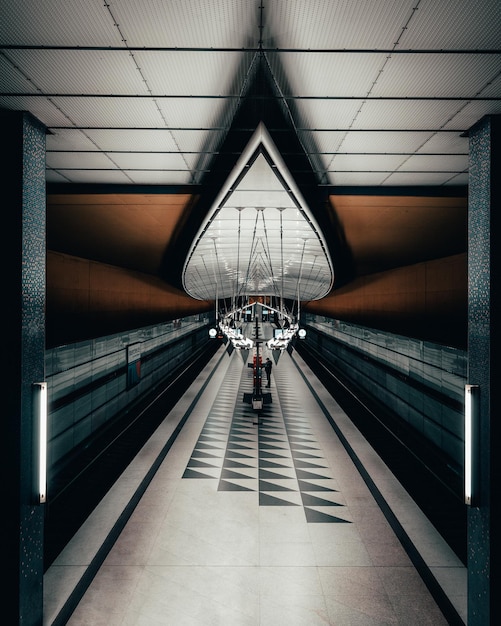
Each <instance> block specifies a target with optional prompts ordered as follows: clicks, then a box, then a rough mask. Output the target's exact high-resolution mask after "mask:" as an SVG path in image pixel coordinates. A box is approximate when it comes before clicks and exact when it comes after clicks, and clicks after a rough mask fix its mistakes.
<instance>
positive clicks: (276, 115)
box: [163, 52, 351, 300]
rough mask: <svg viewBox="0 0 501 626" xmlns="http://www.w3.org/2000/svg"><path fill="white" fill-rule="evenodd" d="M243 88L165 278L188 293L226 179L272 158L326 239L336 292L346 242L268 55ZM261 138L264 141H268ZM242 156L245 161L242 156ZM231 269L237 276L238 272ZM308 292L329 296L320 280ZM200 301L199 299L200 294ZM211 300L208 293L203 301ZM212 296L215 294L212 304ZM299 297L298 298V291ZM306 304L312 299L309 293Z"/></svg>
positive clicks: (258, 59) (346, 267) (260, 56)
mask: <svg viewBox="0 0 501 626" xmlns="http://www.w3.org/2000/svg"><path fill="white" fill-rule="evenodd" d="M245 85H246V86H245V89H244V90H243V93H242V97H241V100H240V103H239V106H238V108H237V110H236V112H235V115H234V117H233V121H232V123H231V126H230V130H229V131H228V133H227V135H226V137H225V140H224V142H223V144H222V145H221V146H220V150H219V153H218V154H217V155H216V156H215V158H214V160H213V162H212V163H211V165H210V167H209V171H208V173H207V176H206V178H205V179H204V180H203V181H202V184H201V186H200V190H201V192H200V196H199V199H198V201H197V203H196V204H195V206H193V207H192V210H191V213H190V214H189V215H188V216H187V219H186V220H185V222H184V224H183V226H182V228H181V229H180V230H179V232H178V233H177V234H176V236H174V237H173V238H172V241H171V243H170V247H169V249H168V250H167V251H166V255H165V258H164V264H163V268H164V269H163V274H164V277H165V278H166V280H167V281H168V282H170V283H171V284H177V285H178V286H179V287H181V288H183V289H187V290H188V292H189V293H190V288H189V285H188V283H187V282H186V280H185V277H186V271H185V270H186V264H187V262H188V258H189V257H190V256H191V255H192V252H193V246H194V245H195V241H196V240H197V239H198V238H199V236H200V234H201V230H203V228H202V229H200V224H201V223H203V224H204V225H205V226H206V225H207V223H208V221H209V220H210V219H211V218H210V216H211V215H213V212H214V210H215V207H216V206H217V205H218V203H221V201H222V196H221V193H222V192H221V190H222V189H226V192H225V193H228V188H227V183H228V180H229V179H230V178H231V179H232V180H233V182H234V183H235V182H238V179H237V177H236V176H235V172H236V171H239V172H240V174H238V175H240V177H242V176H243V175H244V174H245V170H244V169H243V163H244V162H245V163H246V164H247V161H249V159H251V158H257V159H259V161H261V160H262V159H264V160H266V159H268V162H270V159H269V155H270V153H273V154H274V160H275V163H273V165H270V164H269V168H271V169H272V170H274V172H275V174H274V178H275V179H276V181H278V180H280V177H281V176H283V173H284V172H287V174H286V177H287V180H288V181H289V183H292V186H293V187H294V189H295V195H296V197H301V202H300V205H301V206H302V207H304V208H307V212H308V216H309V217H308V219H309V220H310V221H313V222H314V226H313V230H314V231H318V232H319V233H321V234H322V235H321V241H322V244H321V248H322V249H323V251H322V257H324V258H325V257H326V258H327V259H328V261H327V265H329V266H330V270H329V271H330V273H331V277H330V278H329V279H328V281H327V282H328V283H329V284H330V286H331V287H332V281H333V278H332V277H333V275H334V266H336V271H335V274H336V284H337V285H339V284H342V283H343V282H345V280H346V277H347V276H348V275H349V274H350V272H351V263H350V260H349V254H348V253H347V249H346V246H345V245H344V244H343V240H342V237H341V236H339V231H338V228H337V227H336V225H335V224H333V223H332V213H331V212H330V211H329V210H328V198H327V197H326V195H325V193H324V192H323V190H322V188H321V186H320V185H319V181H318V180H317V178H316V176H315V173H314V171H313V168H312V167H311V164H310V162H309V159H308V157H307V155H306V152H305V151H304V149H303V147H302V144H301V140H300V138H299V136H298V133H297V131H296V128H295V127H294V124H293V123H292V116H291V115H290V112H289V111H288V108H287V103H286V99H285V98H284V97H282V95H281V92H280V87H279V86H278V83H277V80H276V79H275V77H274V75H273V73H272V71H271V69H270V65H269V63H268V61H267V59H266V54H265V53H259V52H258V53H256V55H255V58H254V61H253V62H252V63H251V64H250V66H249V70H248V74H247V77H246V81H245ZM263 137H266V139H265V140H264V141H263ZM244 154H245V156H244V157H242V155H244ZM252 155H253V156H252ZM272 161H273V159H272ZM277 164H280V166H279V167H276V168H275V167H274V165H277ZM239 168H240V169H239ZM247 169H248V168H247ZM263 169H265V168H264V161H263V162H261V172H262V170H263ZM255 171H256V170H254V172H255ZM269 174H270V172H269V171H268V175H269ZM238 175H237V176H238ZM282 186H283V185H282ZM285 186H287V184H285ZM290 186H291V184H289V187H290ZM247 204H248V205H249V206H252V207H255V208H259V207H263V206H264V204H263V203H262V202H260V201H259V200H256V201H254V202H252V203H247ZM275 204H276V203H275ZM240 206H244V205H243V204H241V205H240ZM296 206H297V204H296ZM212 245H213V244H212ZM185 259H186V263H185ZM233 269H234V271H236V270H235V268H233ZM310 269H311V268H310ZM316 269H317V268H315V270H312V271H316ZM206 273H207V272H206ZM320 274H323V269H322V270H320ZM195 291H197V290H195ZM288 291H290V290H288ZM307 293H308V294H309V295H311V296H312V297H315V298H317V297H322V296H321V295H319V294H320V293H321V294H322V295H325V282H324V281H322V282H321V285H320V287H319V289H317V290H316V291H315V290H312V289H310V290H308V291H307ZM254 295H256V294H254ZM196 297H201V295H200V292H199V291H198V295H197V296H196ZM207 297H208V295H207V293H206V295H205V296H204V298H203V299H206V298H207ZM214 297H215V295H214V293H212V294H211V295H210V299H214ZM220 297H222V296H220ZM300 297H301V295H300ZM295 298H297V287H296V292H295ZM295 298H294V299H295ZM301 299H303V298H302V297H301ZM304 299H305V300H308V299H310V298H309V297H308V296H306V294H305V297H304Z"/></svg>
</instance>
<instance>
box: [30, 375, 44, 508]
mask: <svg viewBox="0 0 501 626" xmlns="http://www.w3.org/2000/svg"><path fill="white" fill-rule="evenodd" d="M33 390H34V398H33V413H34V416H35V420H34V429H36V430H37V432H35V433H34V437H35V438H36V439H38V441H37V443H38V446H37V448H38V449H37V457H38V458H37V460H36V461H35V464H36V469H37V473H38V486H37V488H38V502H39V503H40V504H41V503H43V502H45V501H46V499H47V383H33Z"/></svg>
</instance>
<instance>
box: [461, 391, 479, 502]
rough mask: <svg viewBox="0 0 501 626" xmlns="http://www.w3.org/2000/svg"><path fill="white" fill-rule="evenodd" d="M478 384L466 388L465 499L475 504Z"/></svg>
mask: <svg viewBox="0 0 501 626" xmlns="http://www.w3.org/2000/svg"><path fill="white" fill-rule="evenodd" d="M477 400H478V385H465V388H464V501H465V503H466V504H469V505H470V506H473V505H474V504H475V500H476V498H477V496H478V494H477V473H478V467H477V465H478V448H477V447H478V433H477V429H478V423H477V422H478V411H477Z"/></svg>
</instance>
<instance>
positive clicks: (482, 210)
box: [468, 115, 501, 626]
mask: <svg viewBox="0 0 501 626" xmlns="http://www.w3.org/2000/svg"><path fill="white" fill-rule="evenodd" d="M469 137H470V173H469V198H468V200H469V218H468V382H469V383H471V384H475V385H480V428H479V439H480V444H479V445H480V451H479V469H480V490H479V498H478V502H477V503H476V504H477V505H476V506H472V507H469V510H468V626H486V625H487V624H501V602H500V601H499V597H497V594H499V590H497V589H496V587H495V581H496V580H499V577H498V574H499V561H500V554H499V550H497V545H498V544H499V535H500V528H501V526H500V521H501V520H500V516H499V501H500V498H501V491H500V487H501V483H500V464H501V463H500V461H501V450H500V448H499V445H500V443H501V440H500V438H499V433H500V420H501V413H500V410H499V389H500V386H501V380H500V379H499V378H498V376H497V373H499V368H498V366H497V365H498V362H499V342H498V341H497V339H498V335H499V319H498V318H499V306H498V305H499V291H500V279H501V275H500V273H499V266H500V261H499V259H500V254H499V251H500V248H501V230H500V227H499V223H500V217H499V215H500V211H501V204H500V199H501V198H500V184H501V181H500V179H501V168H500V153H501V116H499V115H496V116H487V117H485V118H483V119H481V120H480V121H479V122H478V123H477V124H476V125H475V126H474V127H473V128H472V129H471V130H470V132H469ZM496 249H497V253H496ZM496 392H497V393H496Z"/></svg>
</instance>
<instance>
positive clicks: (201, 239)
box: [183, 123, 334, 302]
mask: <svg viewBox="0 0 501 626" xmlns="http://www.w3.org/2000/svg"><path fill="white" fill-rule="evenodd" d="M333 278H334V277H333V271H332V263H331V260H330V256H329V252H328V249H327V245H326V243H325V240H324V238H323V235H322V233H321V232H320V230H319V227H318V225H317V224H316V222H315V219H314V217H313V215H312V212H311V211H310V209H309V207H308V206H307V203H306V200H305V199H304V198H303V196H302V194H301V191H300V190H299V189H298V187H297V185H296V183H295V182H294V180H293V179H292V177H291V175H290V173H289V171H288V170H287V167H286V165H285V163H284V162H283V159H282V158H281V156H280V154H279V153H278V151H277V149H276V147H275V145H274V144H273V141H272V140H271V137H270V136H269V134H268V132H267V130H266V128H265V126H264V125H263V124H262V123H261V124H260V125H259V126H258V128H257V129H256V131H255V133H254V135H253V136H252V138H251V141H250V142H249V144H248V145H247V147H246V149H245V150H244V151H243V153H242V156H241V157H240V159H239V160H238V163H237V165H236V166H235V168H234V170H233V172H232V173H231V175H230V177H229V178H228V180H227V182H226V184H225V185H224V186H223V188H222V189H221V191H220V193H219V195H218V197H217V199H216V201H215V203H214V205H213V207H212V209H211V211H210V213H209V216H208V218H207V220H206V222H205V223H204V224H203V225H202V226H201V228H200V230H199V233H198V235H197V237H196V239H195V242H194V244H193V246H192V248H191V250H190V252H189V254H188V257H187V261H186V264H185V267H184V270H183V286H184V288H185V290H186V291H187V293H189V294H190V295H191V296H193V297H194V298H199V299H201V300H211V299H218V298H230V299H233V300H234V301H235V302H236V300H237V298H239V297H241V296H247V295H254V296H258V295H272V296H276V297H277V298H279V299H282V298H288V299H292V300H294V299H297V300H316V299H318V298H321V297H323V296H325V295H327V294H328V293H329V291H330V290H331V287H332V284H333Z"/></svg>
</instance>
